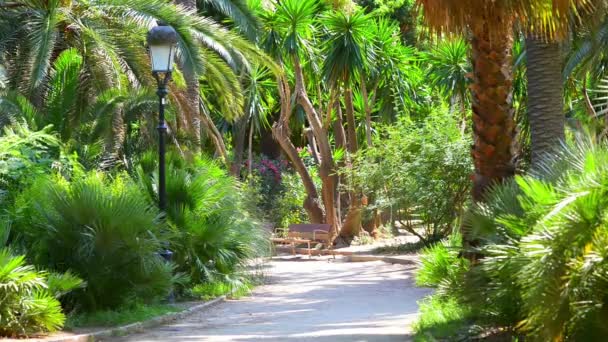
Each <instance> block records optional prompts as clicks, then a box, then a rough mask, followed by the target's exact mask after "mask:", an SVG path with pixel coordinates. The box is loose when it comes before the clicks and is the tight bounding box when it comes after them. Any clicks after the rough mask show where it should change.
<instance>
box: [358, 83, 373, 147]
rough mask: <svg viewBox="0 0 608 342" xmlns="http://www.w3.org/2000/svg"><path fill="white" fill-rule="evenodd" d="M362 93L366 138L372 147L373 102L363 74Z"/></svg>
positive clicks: (368, 144)
mask: <svg viewBox="0 0 608 342" xmlns="http://www.w3.org/2000/svg"><path fill="white" fill-rule="evenodd" d="M361 95H362V96H363V105H364V107H365V139H366V140H367V146H368V147H371V146H372V145H373V142H372V104H371V103H370V101H369V94H368V93H367V85H366V84H365V78H364V77H363V76H361Z"/></svg>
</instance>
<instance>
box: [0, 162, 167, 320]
mask: <svg viewBox="0 0 608 342" xmlns="http://www.w3.org/2000/svg"><path fill="white" fill-rule="evenodd" d="M5 220H6V221H7V222H8V224H10V225H11V226H12V229H13V235H14V236H13V238H12V246H15V248H22V249H23V250H25V251H26V253H27V256H28V258H29V260H32V261H33V262H34V263H35V264H36V265H38V266H41V267H44V268H46V269H49V270H54V271H58V272H66V271H72V272H74V273H75V274H77V275H78V276H79V277H81V278H82V279H83V280H85V281H86V282H87V286H86V287H85V288H83V289H80V290H78V291H74V292H72V293H71V294H70V295H69V296H67V297H66V299H65V303H66V305H68V306H69V307H72V308H77V309H80V310H95V309H101V308H108V307H110V308H114V307H117V306H120V305H122V304H125V303H127V302H128V301H129V300H132V299H133V298H141V299H142V300H154V298H159V297H160V298H162V297H164V296H165V295H167V294H168V293H169V291H170V288H171V286H172V283H173V282H174V281H177V280H178V279H177V278H174V276H173V267H172V266H171V265H170V264H168V263H166V262H164V261H163V260H162V258H161V257H160V255H159V254H158V253H159V251H161V250H162V244H161V241H165V240H166V238H165V235H164V234H165V233H164V232H163V226H164V225H163V222H162V220H161V219H160V217H159V214H158V211H157V210H156V209H155V208H154V207H153V206H151V205H150V204H149V203H148V202H147V201H146V199H145V197H144V196H142V193H141V192H140V190H139V187H137V185H136V184H135V183H134V182H133V181H131V180H130V179H129V178H128V177H126V176H117V177H116V178H115V179H110V178H109V177H106V176H104V175H103V174H101V173H97V172H91V173H88V174H85V175H82V176H80V177H75V178H74V179H73V180H72V181H67V180H66V179H65V178H63V177H60V176H54V177H42V178H39V179H38V180H37V181H36V182H35V183H34V184H33V185H32V186H31V187H29V188H28V189H27V190H25V191H23V192H22V193H21V194H19V196H18V197H17V199H16V200H15V204H14V206H13V209H11V210H10V211H9V215H8V216H7V217H6V218H5ZM176 277H179V275H178V276H176Z"/></svg>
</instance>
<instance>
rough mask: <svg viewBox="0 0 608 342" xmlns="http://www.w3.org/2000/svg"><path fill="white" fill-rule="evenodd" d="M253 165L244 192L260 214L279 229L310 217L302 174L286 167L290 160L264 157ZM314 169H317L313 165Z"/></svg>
mask: <svg viewBox="0 0 608 342" xmlns="http://www.w3.org/2000/svg"><path fill="white" fill-rule="evenodd" d="M252 166H253V167H252V174H251V175H249V176H248V177H247V180H246V182H245V183H246V184H245V186H244V191H245V193H246V194H247V197H248V202H249V203H250V206H251V207H252V208H255V210H256V211H257V214H258V215H259V216H260V217H261V218H263V219H264V220H265V221H267V222H269V223H271V224H272V225H274V226H275V227H279V228H285V227H288V226H289V225H290V224H292V223H302V222H306V220H308V216H307V213H306V211H305V210H304V208H303V206H302V204H303V203H304V199H305V198H306V192H305V190H304V185H303V184H302V181H301V179H300V177H299V176H298V175H297V174H296V173H295V172H294V171H293V170H291V169H289V168H288V167H287V162H286V161H285V160H281V161H280V160H270V159H266V158H264V157H262V158H261V159H260V160H259V161H257V160H256V161H254V163H253V165H252ZM311 171H314V170H313V167H312V166H311ZM313 175H314V173H313Z"/></svg>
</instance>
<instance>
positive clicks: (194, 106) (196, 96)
mask: <svg viewBox="0 0 608 342" xmlns="http://www.w3.org/2000/svg"><path fill="white" fill-rule="evenodd" d="M175 3H176V4H178V5H181V6H183V7H184V8H186V9H188V10H191V11H194V12H196V9H197V7H196V0H175ZM184 78H185V80H186V99H187V103H188V111H189V112H190V114H191V115H190V118H191V121H192V122H191V125H192V127H190V130H191V132H192V138H193V140H194V150H195V151H199V150H200V147H201V112H200V108H199V104H200V96H201V95H200V85H199V80H198V75H197V74H196V73H194V72H188V73H184Z"/></svg>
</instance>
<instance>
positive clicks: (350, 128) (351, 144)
mask: <svg viewBox="0 0 608 342" xmlns="http://www.w3.org/2000/svg"><path fill="white" fill-rule="evenodd" d="M344 105H345V106H346V124H347V126H346V135H347V139H348V141H347V144H346V145H347V147H348V152H350V153H352V154H354V153H357V150H358V149H359V143H358V142H357V123H356V121H355V108H354V104H353V90H352V89H351V87H350V86H348V87H346V89H345V90H344Z"/></svg>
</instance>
